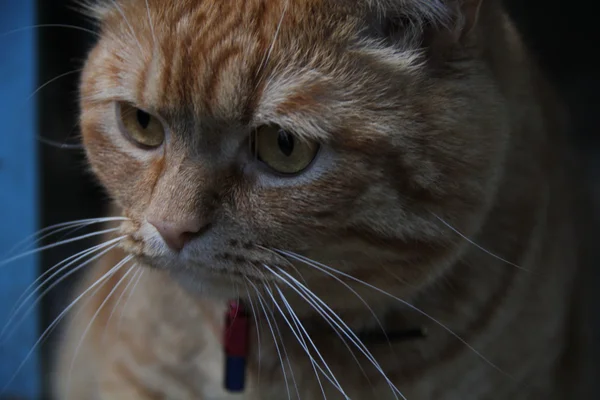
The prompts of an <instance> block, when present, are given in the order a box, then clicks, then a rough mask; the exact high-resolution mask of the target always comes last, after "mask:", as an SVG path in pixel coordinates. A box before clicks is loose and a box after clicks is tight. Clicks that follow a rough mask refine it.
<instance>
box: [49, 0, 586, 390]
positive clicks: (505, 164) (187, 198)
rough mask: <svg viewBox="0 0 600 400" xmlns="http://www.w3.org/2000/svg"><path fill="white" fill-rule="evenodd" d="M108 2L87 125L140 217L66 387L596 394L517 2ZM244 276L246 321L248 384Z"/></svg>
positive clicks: (550, 123) (561, 154) (76, 319)
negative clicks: (239, 347) (241, 375)
mask: <svg viewBox="0 0 600 400" xmlns="http://www.w3.org/2000/svg"><path fill="white" fill-rule="evenodd" d="M94 15H95V16H96V17H97V18H98V19H99V21H100V29H101V31H100V40H99V42H98V44H97V45H96V47H95V48H94V49H93V50H92V52H91V54H90V56H89V59H88V61H87V63H86V68H85V71H84V74H83V80H82V85H81V106H82V118H81V125H82V132H83V138H84V143H85V145H86V149H87V154H88V157H89V160H90V165H91V167H92V169H93V171H94V172H95V174H96V175H97V176H98V178H99V179H100V181H101V182H102V184H103V185H104V186H105V187H106V188H107V190H108V192H109V193H110V194H111V196H112V198H113V199H114V200H115V204H116V206H115V210H114V211H113V213H114V215H117V216H121V215H122V216H123V217H124V219H125V220H124V221H123V222H122V224H121V231H120V235H122V240H121V241H120V244H119V248H118V249H114V250H113V251H112V252H111V253H109V254H108V255H107V256H105V257H104V258H103V259H102V260H101V261H100V262H99V263H98V264H97V265H96V266H94V267H93V269H91V270H90V271H89V272H88V274H87V276H86V279H84V282H83V284H82V286H81V288H82V289H83V290H85V289H86V288H98V290H97V291H95V292H90V293H91V297H90V299H91V300H88V301H87V302H83V301H82V302H81V303H80V304H78V306H77V307H76V308H77V310H78V312H77V314H75V316H73V317H72V318H71V320H70V322H69V325H68V327H67V331H66V334H65V338H64V340H63V346H62V347H61V349H60V352H59V357H58V363H57V368H56V372H57V376H56V380H55V381H56V394H57V398H60V399H159V398H160V399H208V400H216V399H286V398H292V399H295V398H301V399H320V398H328V399H337V398H340V399H343V398H351V399H369V398H373V399H395V398H406V399H410V400H412V399H466V398H468V399H579V398H581V399H585V398H593V397H590V396H591V393H592V392H591V386H590V385H589V382H588V380H587V377H588V374H589V373H591V367H590V366H589V364H588V362H589V361H588V360H586V354H587V350H586V349H587V341H588V340H589V337H588V336H587V331H586V327H585V318H584V317H583V316H582V315H581V314H582V311H581V310H583V306H582V304H584V303H585V299H584V294H583V287H584V285H583V282H584V281H585V276H584V275H583V273H584V271H583V269H582V268H580V267H579V266H580V265H581V256H580V250H579V240H578V234H579V232H578V227H577V224H576V222H575V220H576V218H575V209H576V204H577V203H576V198H575V196H574V195H573V190H572V185H573V181H572V175H571V173H570V171H569V170H568V168H567V164H568V161H567V160H568V157H567V151H566V147H567V146H565V145H563V137H562V134H563V133H562V121H561V119H560V112H559V111H558V108H557V107H556V102H555V100H554V99H553V96H552V95H551V94H550V91H548V90H547V88H546V86H545V83H544V82H543V79H542V78H541V77H540V74H539V73H538V71H537V69H536V68H535V66H534V65H533V63H532V62H531V61H530V60H529V57H528V56H527V52H526V50H525V48H524V46H523V44H522V42H521V40H520V38H519V35H518V33H517V32H516V30H515V28H514V27H513V25H512V23H511V22H510V20H509V19H508V17H507V16H506V14H505V13H504V11H503V10H502V8H501V7H500V6H499V5H497V4H496V3H495V2H492V1H485V0H484V1H475V0H464V1H439V2H434V1H432V2H426V1H418V0H414V1H413V0H406V1H400V0H398V1H392V0H390V1H370V2H369V1H364V2H363V1H360V2H346V1H333V0H290V1H284V0H282V1H275V0H274V1H260V0H248V1H244V2H242V1H239V2H238V1H208V0H205V1H200V0H199V1H180V2H174V1H173V2H167V1H158V0H149V1H147V2H146V1H140V0H122V1H118V2H111V1H108V2H101V3H100V4H98V5H96V6H95V7H94ZM273 126H276V127H277V129H276V130H272V129H271V127H273ZM288 132H291V133H288ZM282 154H283V155H284V156H282ZM128 257H129V258H128ZM115 266H117V267H118V268H117V269H115ZM121 266H122V267H121ZM138 268H139V269H138ZM107 274H108V275H107ZM102 282H106V284H105V285H100V284H99V283H102ZM95 285H96V286H95ZM237 298H242V299H244V301H245V302H246V304H248V306H249V311H250V314H251V321H252V322H251V324H250V354H249V356H248V367H247V371H246V373H247V379H248V382H247V387H246V389H245V390H244V391H243V392H242V393H239V394H232V393H228V392H227V391H225V389H224V386H223V381H224V377H223V371H224V365H223V363H224V358H223V357H224V356H223V332H224V318H225V312H226V305H227V301H228V300H231V299H237ZM320 314H327V315H330V318H329V324H328V323H327V321H326V320H325V318H324V317H322V316H320ZM338 316H339V317H338ZM331 325H333V326H334V328H332V327H331ZM414 327H419V328H423V329H425V330H426V332H427V334H426V335H425V336H424V337H422V338H414V339H411V340H394V339H391V340H390V341H389V343H388V342H386V341H373V342H371V341H369V340H365V343H364V346H363V345H361V344H359V343H358V336H359V335H360V334H361V333H364V332H376V331H382V330H383V331H385V332H387V333H391V332H396V331H402V330H404V329H411V328H414ZM336 330H337V331H339V332H335V331H336ZM342 331H343V332H342ZM340 337H342V338H343V339H340ZM316 349H318V352H317V351H316ZM307 352H308V353H310V354H311V357H312V359H311V358H310V357H309V356H308V355H307ZM391 387H395V388H397V389H392V388H391Z"/></svg>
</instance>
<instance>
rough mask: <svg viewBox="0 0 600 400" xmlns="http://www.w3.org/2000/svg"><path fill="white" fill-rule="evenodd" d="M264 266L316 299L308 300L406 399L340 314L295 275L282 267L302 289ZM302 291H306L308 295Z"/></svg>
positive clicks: (287, 275) (286, 282)
mask: <svg viewBox="0 0 600 400" xmlns="http://www.w3.org/2000/svg"><path fill="white" fill-rule="evenodd" d="M263 266H264V267H265V268H267V269H268V270H269V271H270V272H271V273H272V274H273V275H275V276H276V277H278V278H279V279H281V280H282V281H283V282H284V283H285V284H286V285H287V286H288V287H290V288H291V289H292V290H294V291H295V292H296V293H297V294H298V295H299V296H301V297H302V298H303V299H305V300H306V301H307V302H308V300H307V299H306V296H310V297H311V298H312V299H313V300H314V302H308V303H309V304H311V305H313V306H316V307H315V310H320V311H321V313H320V314H321V315H322V316H323V317H324V318H325V320H328V321H331V322H332V323H333V324H334V325H335V326H336V327H337V328H338V329H339V331H340V332H341V333H343V334H344V335H345V336H346V337H347V338H348V339H349V340H350V342H352V343H353V344H354V345H355V346H356V348H357V349H358V350H359V351H360V352H361V353H362V354H363V355H364V356H365V357H366V358H367V359H368V360H369V361H370V362H371V364H373V366H374V367H375V368H376V369H377V370H378V371H379V373H380V374H381V376H382V377H383V378H384V379H385V380H386V382H387V383H388V385H389V386H390V388H391V389H392V393H393V394H394V396H395V397H396V399H398V396H396V393H398V394H399V395H400V396H401V397H402V398H403V399H405V397H404V395H403V394H402V393H401V392H400V390H399V389H398V388H397V387H396V386H395V385H394V384H393V383H392V381H391V380H390V379H389V378H388V377H387V375H386V374H385V372H384V371H383V368H381V366H380V365H379V363H378V362H377V360H376V359H375V357H373V355H372V354H371V352H370V351H369V349H368V348H367V347H366V346H365V345H364V343H363V342H362V341H361V340H360V339H359V338H358V336H356V334H355V333H354V331H352V329H350V327H349V326H348V325H347V324H346V322H345V321H344V320H343V319H342V318H341V317H340V316H339V315H337V314H336V313H335V312H334V311H333V310H332V309H331V308H330V307H329V306H328V305H327V304H326V303H325V302H324V301H323V300H321V299H320V298H319V297H318V296H316V295H315V294H314V293H312V292H311V291H310V290H308V288H306V287H305V286H304V285H302V283H300V282H299V281H298V280H297V279H296V278H294V277H293V276H291V275H290V274H289V273H287V272H286V271H284V270H281V269H280V270H279V271H280V272H281V273H282V274H284V275H285V276H286V277H287V278H288V279H290V280H291V281H292V282H294V284H295V285H296V286H297V287H298V288H302V291H300V290H299V289H297V288H296V287H295V286H294V285H292V284H291V283H290V282H289V281H288V280H287V279H285V278H283V277H282V276H281V275H280V274H278V273H277V272H275V271H274V270H273V269H271V268H270V267H269V266H267V265H264V264H263ZM302 292H304V293H306V296H305V295H304V294H303V293H302ZM317 303H319V304H321V305H322V307H324V308H325V310H327V311H325V310H324V309H323V308H321V307H320V306H318V304H317ZM338 322H339V323H338ZM340 324H341V325H340ZM342 326H343V327H342ZM405 400H406V399H405Z"/></svg>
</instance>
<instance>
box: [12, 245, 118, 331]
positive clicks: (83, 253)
mask: <svg viewBox="0 0 600 400" xmlns="http://www.w3.org/2000/svg"><path fill="white" fill-rule="evenodd" d="M122 239H123V237H120V238H116V239H113V240H109V241H108V242H106V243H102V244H99V245H96V246H94V247H92V248H91V249H86V250H84V251H81V252H79V253H77V254H75V255H72V256H70V257H68V258H66V259H65V260H63V261H61V262H59V263H58V264H56V265H54V266H53V267H51V268H49V269H48V270H47V271H46V272H44V273H43V274H41V275H40V276H39V277H38V278H37V279H36V280H35V281H34V282H33V283H32V284H31V285H29V286H28V287H27V288H26V289H25V290H24V291H23V294H21V296H19V298H18V299H17V301H16V302H15V306H14V307H13V309H12V310H11V312H10V316H9V319H8V322H7V324H6V325H5V326H4V329H2V331H0V338H1V337H3V335H4V332H5V330H6V328H7V327H8V325H9V324H10V323H11V321H12V319H13V318H14V316H16V314H17V313H18V312H19V311H20V310H21V309H22V308H23V307H24V306H25V304H27V302H28V301H29V299H31V297H32V296H33V295H34V294H35V293H36V292H38V291H39V290H40V289H41V288H42V287H43V286H44V284H45V283H46V282H48V281H49V280H51V279H52V278H53V277H54V276H56V275H58V274H60V273H61V272H62V271H64V270H65V269H67V268H69V267H70V266H71V265H73V264H75V263H77V262H78V261H80V260H81V259H83V258H85V257H87V256H88V255H90V254H93V253H94V252H96V251H98V250H101V249H103V248H106V247H108V246H111V245H113V244H115V243H117V242H118V241H120V240H122ZM73 259H74V260H73ZM71 260H73V261H71ZM69 261H70V262H69ZM64 263H67V264H66V265H65V266H64V267H62V268H60V269H59V270H58V271H57V272H56V273H54V274H52V276H50V277H49V278H48V279H47V280H46V281H45V282H44V283H42V284H40V285H39V286H37V288H36V289H35V290H34V291H33V292H32V293H31V294H29V296H27V293H28V292H29V291H30V290H31V289H32V288H35V287H36V285H37V284H38V282H40V281H41V280H42V279H44V278H45V277H46V276H48V275H49V274H51V273H52V272H53V271H54V270H56V269H57V268H59V267H60V266H61V265H62V264H64ZM26 296H27V297H26ZM25 297H26V298H25ZM23 298H25V300H23ZM22 300H23V301H22Z"/></svg>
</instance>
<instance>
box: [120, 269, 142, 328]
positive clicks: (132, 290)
mask: <svg viewBox="0 0 600 400" xmlns="http://www.w3.org/2000/svg"><path fill="white" fill-rule="evenodd" d="M144 272H146V270H145V269H142V272H141V273H140V275H139V276H138V277H137V280H136V281H135V283H134V284H133V287H132V288H131V292H129V294H128V295H127V299H125V303H124V304H123V307H122V308H121V314H120V315H119V322H117V334H118V333H119V332H121V323H122V322H123V313H124V312H125V309H126V308H127V305H128V304H129V300H131V297H132V296H133V293H134V292H135V289H137V286H138V284H139V283H140V281H141V280H142V276H143V275H144Z"/></svg>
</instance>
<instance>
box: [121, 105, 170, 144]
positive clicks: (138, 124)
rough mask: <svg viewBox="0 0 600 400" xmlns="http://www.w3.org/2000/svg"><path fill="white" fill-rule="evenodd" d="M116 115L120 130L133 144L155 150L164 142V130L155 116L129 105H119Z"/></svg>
mask: <svg viewBox="0 0 600 400" xmlns="http://www.w3.org/2000/svg"><path fill="white" fill-rule="evenodd" d="M118 114H119V119H120V126H121V129H122V130H123V131H124V133H125V134H126V135H127V136H128V137H129V138H130V139H131V140H133V141H134V142H135V143H137V144H139V145H141V146H143V147H149V148H155V147H158V146H160V145H161V144H162V143H163V142H164V140H165V128H164V126H163V124H162V123H161V122H160V121H159V120H158V118H156V117H155V116H153V115H151V114H149V113H147V112H146V111H144V110H140V109H139V108H136V107H134V106H132V105H131V104H129V103H119V112H118Z"/></svg>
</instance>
